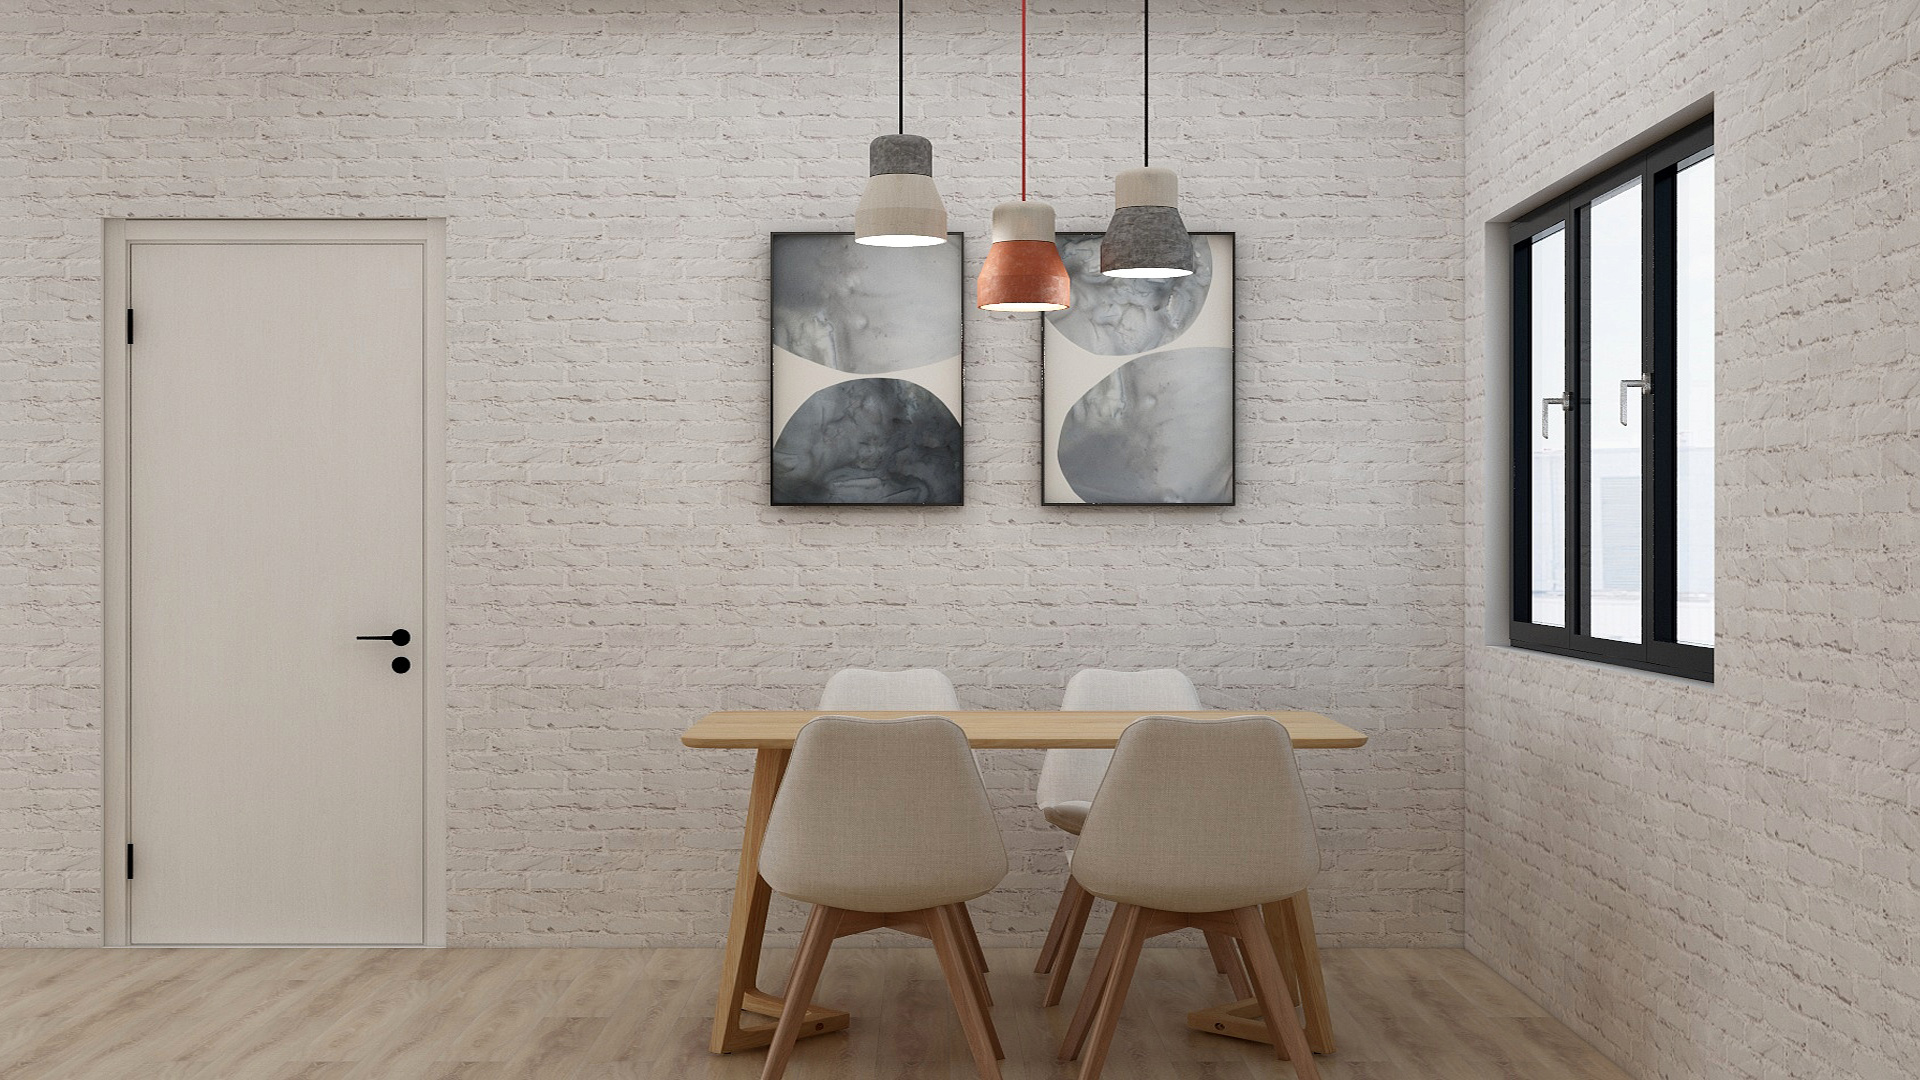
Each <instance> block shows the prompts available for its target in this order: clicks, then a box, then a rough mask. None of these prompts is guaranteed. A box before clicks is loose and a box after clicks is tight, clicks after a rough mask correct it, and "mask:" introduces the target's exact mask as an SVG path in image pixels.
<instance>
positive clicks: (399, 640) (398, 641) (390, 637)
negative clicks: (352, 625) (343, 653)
mask: <svg viewBox="0 0 1920 1080" xmlns="http://www.w3.org/2000/svg"><path fill="white" fill-rule="evenodd" d="M353 640H355V641H391V642H393V643H394V644H395V645H405V644H406V643H407V642H409V641H412V640H413V635H412V634H409V633H407V632H406V631H405V630H395V631H394V632H393V633H391V634H361V635H360V636H358V637H356V638H354V639H353Z"/></svg>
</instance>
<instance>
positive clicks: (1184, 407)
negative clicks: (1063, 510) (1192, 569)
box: [1055, 348, 1233, 505]
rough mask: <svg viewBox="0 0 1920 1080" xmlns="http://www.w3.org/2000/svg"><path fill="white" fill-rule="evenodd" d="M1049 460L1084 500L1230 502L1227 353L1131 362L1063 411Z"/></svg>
mask: <svg viewBox="0 0 1920 1080" xmlns="http://www.w3.org/2000/svg"><path fill="white" fill-rule="evenodd" d="M1055 457H1056V459H1057V460H1058V461H1059V463H1060V472H1061V474H1062V475H1063V476H1065V477H1066V479H1067V483H1068V484H1069V485H1071V486H1072V487H1073V491H1074V494H1076V495H1078V496H1080V497H1081V498H1082V499H1085V500H1086V501H1087V502H1090V503H1108V504H1115V503H1123V504H1137V503H1189V504H1200V505H1225V504H1227V503H1230V502H1232V501H1233V350H1231V349H1224V348H1204V349H1174V350H1173V351H1171V352H1162V353H1151V354H1149V355H1146V356H1142V357H1140V358H1139V359H1138V360H1131V361H1128V362H1127V363H1126V364H1124V365H1122V366H1121V367H1120V369H1119V370H1118V371H1115V372H1114V373H1113V374H1111V375H1109V376H1107V377H1106V378H1105V379H1102V380H1101V381H1100V382H1099V383H1098V384H1096V385H1095V386H1094V388H1093V389H1091V390H1089V391H1087V393H1086V395H1085V396H1083V397H1082V398H1081V399H1080V400H1079V401H1076V402H1074V404H1073V408H1071V409H1069V410H1068V411H1067V417H1066V420H1065V421H1064V422H1063V423H1062V424H1061V425H1060V436H1059V439H1058V440H1057V442H1056V449H1055Z"/></svg>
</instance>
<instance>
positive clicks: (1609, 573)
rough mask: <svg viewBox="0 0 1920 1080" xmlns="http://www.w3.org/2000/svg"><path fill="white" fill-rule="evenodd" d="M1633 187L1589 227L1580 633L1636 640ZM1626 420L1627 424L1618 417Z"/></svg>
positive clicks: (1617, 194) (1636, 248)
mask: <svg viewBox="0 0 1920 1080" xmlns="http://www.w3.org/2000/svg"><path fill="white" fill-rule="evenodd" d="M1640 195H1641V192H1640V182H1639V181H1638V180H1635V181H1634V182H1633V183H1631V184H1628V185H1626V186H1625V187H1621V188H1617V189H1615V190H1614V191H1613V192H1611V193H1609V194H1607V195H1605V196H1602V197H1601V198H1599V199H1596V200H1594V203H1593V206H1592V208H1591V209H1590V210H1589V211H1588V219H1587V220H1588V228H1587V237H1588V241H1587V253H1586V254H1587V289H1586V290H1585V291H1586V293H1587V296H1586V299H1587V310H1586V315H1587V322H1586V325H1587V335H1586V337H1587V341H1586V346H1587V356H1586V360H1587V363H1586V365H1585V366H1586V370H1587V373H1588V377H1587V383H1586V385H1587V388H1588V390H1587V393H1586V394H1585V395H1584V396H1583V398H1582V401H1581V405H1582V408H1583V411H1582V413H1581V420H1582V424H1583V428H1582V430H1583V432H1584V436H1585V437H1584V440H1583V441H1584V442H1585V448H1586V451H1587V459H1586V461H1585V462H1584V463H1583V465H1584V469H1585V472H1586V476H1587V481H1588V484H1587V492H1586V498H1587V502H1586V513H1587V525H1588V527H1587V535H1586V537H1585V538H1584V539H1585V544H1586V554H1587V561H1586V573H1587V613H1586V623H1587V629H1586V632H1587V633H1588V634H1591V635H1592V636H1594V637H1600V638H1610V639H1612V640H1615V641H1635V642H1637V641H1639V640H1640V627H1641V617H1640V602H1641V595H1640V567H1641V561H1640V486H1641V461H1640V456H1641V455H1640V417H1641V411H1642V410H1641V389H1640V386H1639V380H1640V379H1641V372H1642V370H1643V369H1642V367H1641V363H1640V359H1641V358H1640V334H1641V322H1640V249H1641V244H1640V203H1641V198H1640ZM1623 418H1624V421H1625V422H1624V423H1623V422H1622V419H1623Z"/></svg>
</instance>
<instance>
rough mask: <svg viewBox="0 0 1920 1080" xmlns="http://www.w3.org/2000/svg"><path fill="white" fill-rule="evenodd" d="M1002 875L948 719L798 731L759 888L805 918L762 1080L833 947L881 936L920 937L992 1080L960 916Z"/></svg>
mask: <svg viewBox="0 0 1920 1080" xmlns="http://www.w3.org/2000/svg"><path fill="white" fill-rule="evenodd" d="M1006 873H1007V851H1006V848H1005V846H1004V845H1002V843H1001V841H1000V832H999V829H998V828H997V826H996V825H995V823H994V820H993V810H992V808H991V807H990V806H989V805H988V803H987V789H986V785H985V784H983V783H981V781H980V770H979V769H978V768H977V767H976V766H975V765H974V762H973V754H972V752H971V750H969V748H968V746H967V736H966V734H965V733H964V732H962V731H961V730H960V728H959V727H958V726H957V725H956V724H954V723H953V721H951V720H947V719H945V718H943V717H938V716H916V717H912V718H910V719H906V720H883V721H872V720H856V719H853V718H851V717H844V716H823V717H820V718H819V719H817V720H814V721H813V722H812V723H810V724H808V725H807V726H806V727H804V728H802V729H801V730H800V734H799V736H798V737H797V738H796V739H795V740H794V743H793V757H792V758H791V759H790V760H789V762H788V764H787V772H786V777H785V779H784V780H783V781H782V783H781V785H780V793H779V795H777V796H776V797H775V798H774V803H773V812H772V815H771V817H769V819H768V821H767V834H766V840H765V842H764V845H763V846H762V848H761V850H760V876H761V877H763V878H765V879H766V882H767V884H768V885H770V886H772V888H773V890H774V891H775V892H778V893H782V894H784V895H787V896H791V897H793V898H794V899H795V900H799V901H802V902H803V903H808V904H812V905H813V911H812V912H811V913H810V914H809V915H808V917H807V928H806V933H805V935H804V936H803V937H802V939H801V942H800V953H799V956H797V957H796V958H795V960H794V965H793V974H792V975H791V976H789V978H788V980H787V992H786V1003H785V1005H784V1006H783V1008H782V1011H781V1013H780V1022H779V1024H778V1025H777V1026H776V1027H775V1029H774V1036H773V1045H772V1046H771V1047H770V1048H769V1051H768V1054H767V1063H766V1068H765V1071H764V1072H762V1074H761V1076H762V1080H778V1078H779V1077H780V1076H781V1074H783V1073H784V1072H786V1068H787V1061H788V1060H789V1059H790V1058H791V1057H792V1056H793V1050H794V1043H795V1041H796V1040H797V1039H798V1038H799V1036H800V1027H801V1025H802V1024H803V1023H805V1018H806V1012H807V1006H808V1004H809V1002H810V1000H811V999H812V997H813V990H814V987H815V985H816V984H817V983H818V982H819V980H820V970H821V968H822V967H823V966H824V965H825V963H826V960H827V951H828V950H829V949H830V948H831V947H832V945H833V942H834V940H835V939H836V938H841V937H845V936H847V935H849V934H858V933H861V932H863V931H867V930H876V929H879V928H881V927H891V928H893V929H896V930H902V931H905V932H907V933H909V934H914V935H917V936H920V937H925V938H930V939H932V941H933V944H934V949H935V950H936V952H937V953H938V955H939V958H940V967H941V970H942V971H944V972H945V973H946V979H947V991H948V993H950V994H952V995H953V1003H954V1007H955V1008H956V1009H957V1010H958V1011H959V1013H960V1024H961V1027H962V1028H964V1029H965V1031H966V1034H967V1045H968V1047H969V1048H970V1049H971V1050H972V1052H973V1058H974V1063H975V1065H976V1066H977V1067H978V1069H979V1073H980V1076H981V1078H982V1080H999V1077H1000V1066H999V1058H1000V1057H1001V1056H1002V1054H1001V1052H1000V1040H999V1036H998V1035H997V1034H996V1033H995V1032H994V1029H993V1020H992V1018H991V1016H989V1014H988V1012H987V1008H988V1004H989V1003H988V1001H987V997H986V980H985V979H984V978H983V977H982V976H981V974H980V972H979V970H978V969H977V968H976V967H975V966H974V964H973V963H972V960H971V957H970V956H969V955H968V951H967V946H966V937H967V935H966V931H965V929H964V927H963V925H962V923H961V915H960V907H961V905H963V904H964V903H966V902H967V901H968V900H972V899H973V898H975V897H977V896H981V895H983V894H985V893H986V892H988V891H989V890H991V889H992V888H993V887H994V886H996V885H998V884H999V883H1000V879H1001V878H1003V877H1005V876H1006Z"/></svg>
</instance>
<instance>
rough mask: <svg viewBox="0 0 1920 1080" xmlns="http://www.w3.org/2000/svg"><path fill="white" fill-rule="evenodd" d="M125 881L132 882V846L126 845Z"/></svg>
mask: <svg viewBox="0 0 1920 1080" xmlns="http://www.w3.org/2000/svg"><path fill="white" fill-rule="evenodd" d="M127 880H128V881H132V880H133V845H132V844H128V845H127Z"/></svg>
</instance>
